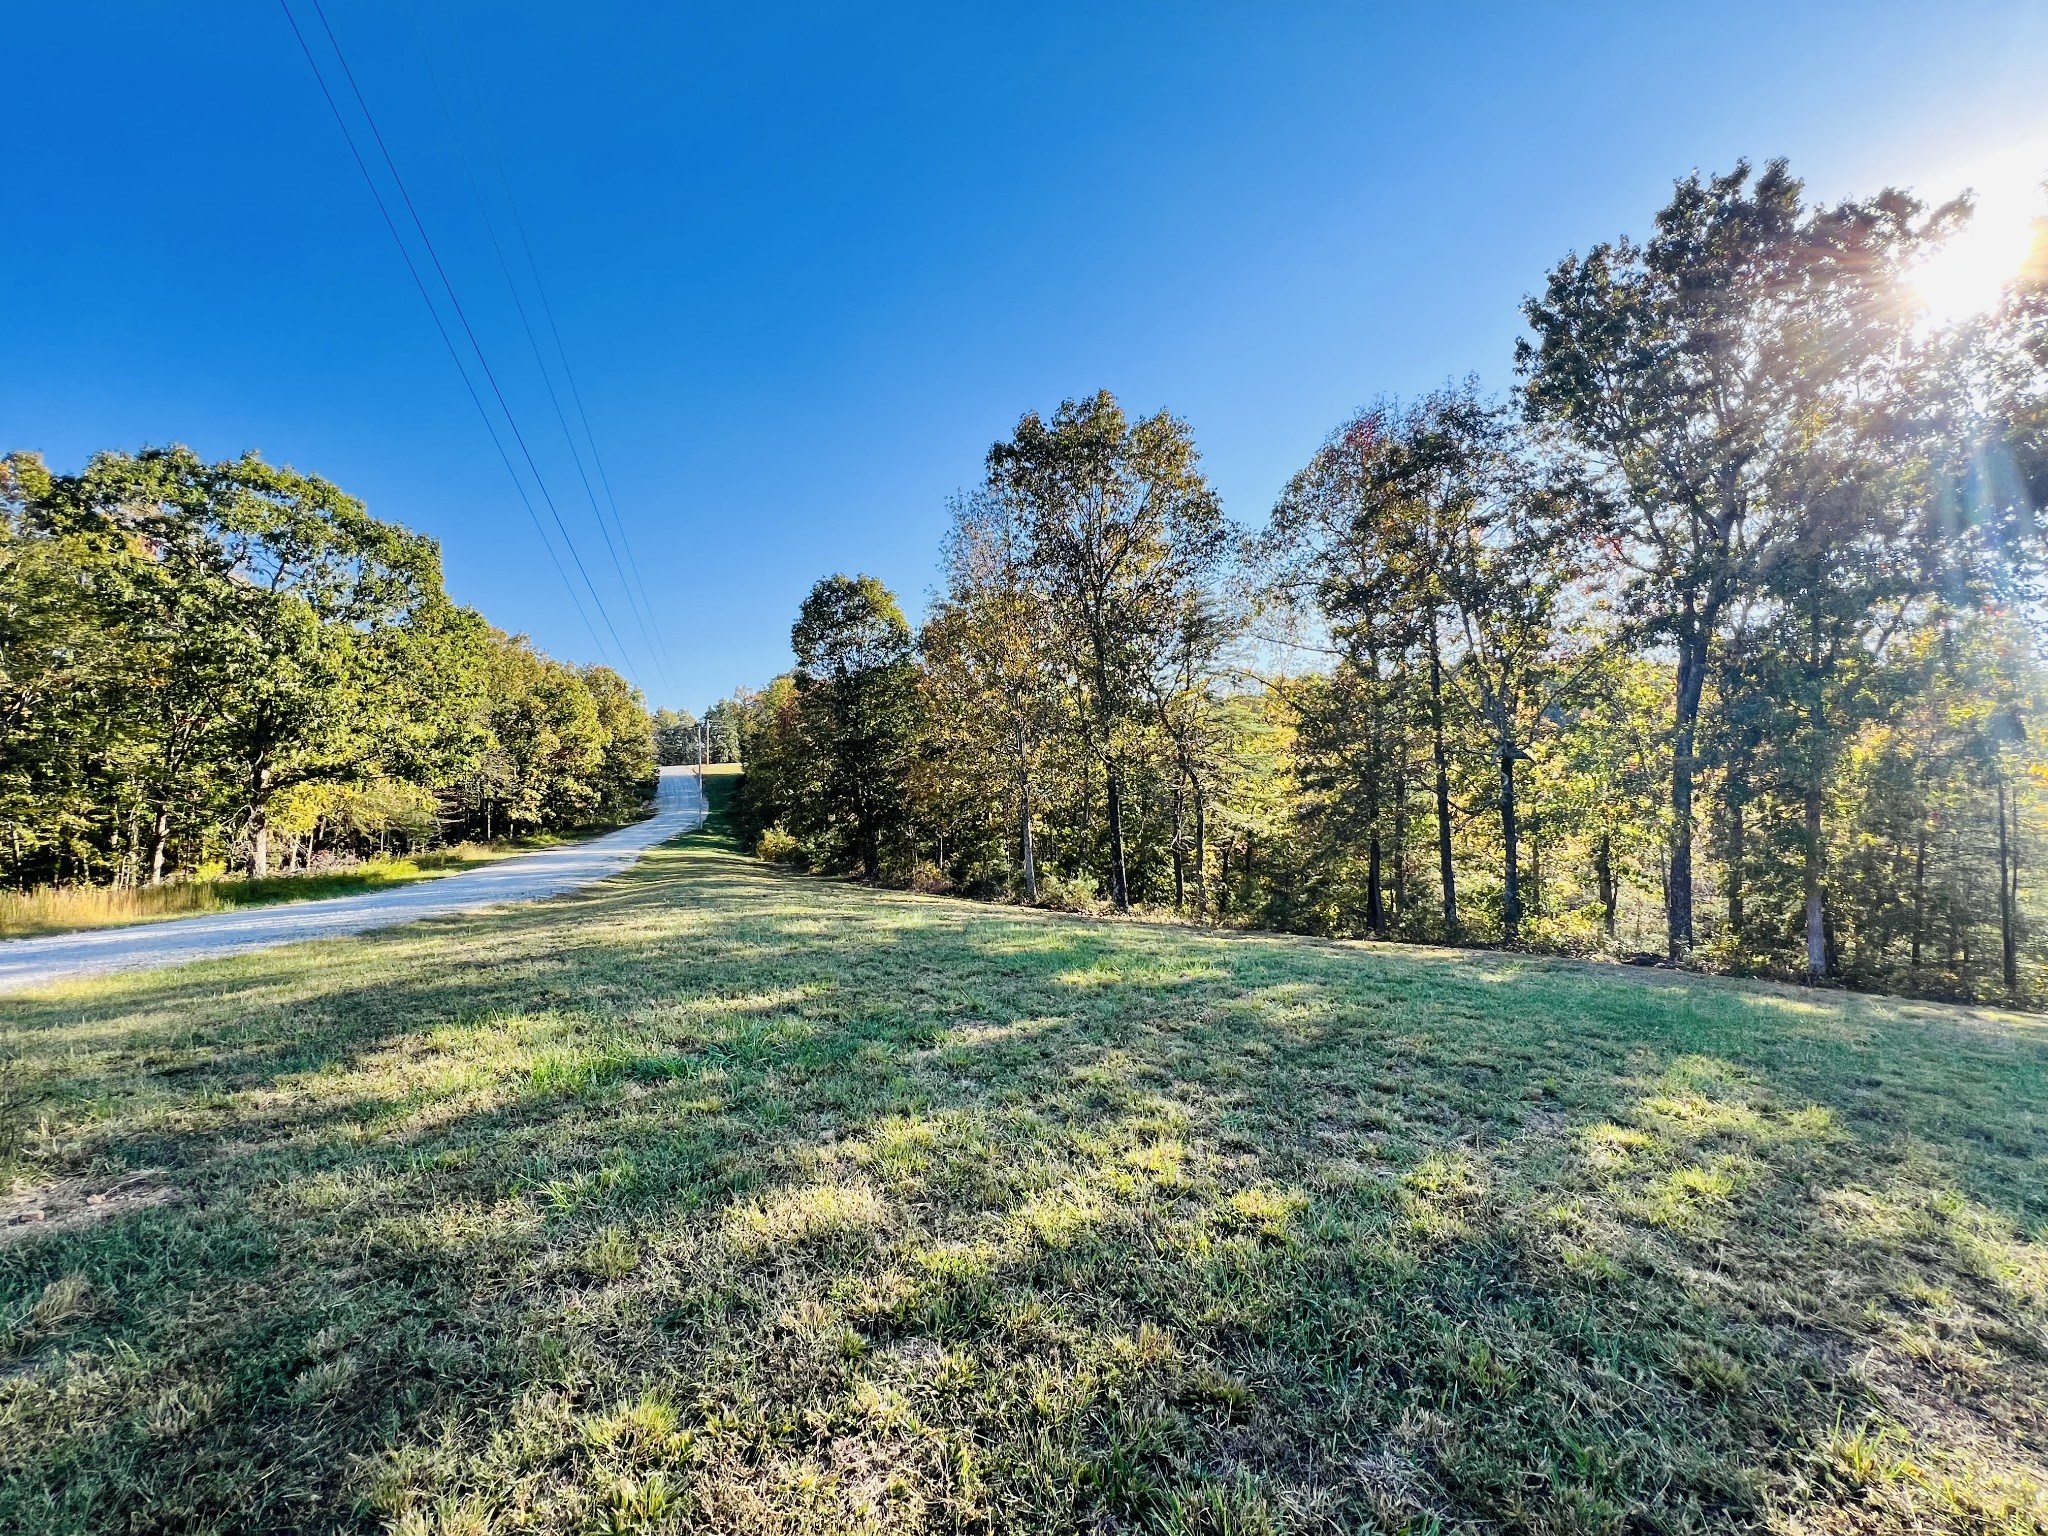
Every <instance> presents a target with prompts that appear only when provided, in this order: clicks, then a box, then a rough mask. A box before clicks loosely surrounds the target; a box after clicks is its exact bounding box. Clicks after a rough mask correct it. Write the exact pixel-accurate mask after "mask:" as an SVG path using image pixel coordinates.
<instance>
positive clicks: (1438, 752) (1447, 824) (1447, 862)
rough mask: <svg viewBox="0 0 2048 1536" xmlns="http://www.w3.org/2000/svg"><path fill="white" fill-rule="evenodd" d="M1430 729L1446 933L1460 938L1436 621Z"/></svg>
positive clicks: (1432, 622) (1432, 623)
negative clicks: (1434, 762) (1452, 864)
mask: <svg viewBox="0 0 2048 1536" xmlns="http://www.w3.org/2000/svg"><path fill="white" fill-rule="evenodd" d="M1429 728H1430V734H1431V736H1432V737H1433V738H1434V740H1433V742H1432V750H1433V752H1434V753H1435V757H1436V860H1437V869H1438V873H1439V874H1440V875H1441V877H1442V880H1443V892H1444V936H1445V937H1446V938H1448V939H1450V940H1451V941H1452V942H1453V943H1455V942H1457V939H1458V877H1457V874H1456V873H1455V872H1454V871H1453V869H1452V868H1451V757H1450V750H1449V748H1448V747H1447V746H1446V745H1445V743H1444V667H1443V657H1442V654H1441V653H1440V652H1439V650H1438V649H1437V638H1436V621H1435V618H1434V616H1432V617H1431V620H1430V627H1429Z"/></svg>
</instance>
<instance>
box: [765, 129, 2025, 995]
mask: <svg viewBox="0 0 2048 1536" xmlns="http://www.w3.org/2000/svg"><path fill="white" fill-rule="evenodd" d="M1967 215H1968V209H1967V206H1966V205H1963V204H1960V203H1958V204H1951V205H1948V206H1944V207H1941V208H1936V209H1929V208H1926V207H1924V206H1923V205H1921V204H1920V203H1918V202H1916V201H1915V200H1914V199H1912V198H1911V197H1909V196H1907V195H1905V194H1903V193H1899V192H1896V191H1886V192H1884V193H1881V194H1880V195H1878V196H1876V197H1873V198H1869V199H1865V200H1860V201H1849V202H1844V203H1840V204H1836V205H1830V206H1814V205H1810V204H1809V203H1808V202H1807V200H1806V198H1805V196H1804V193H1803V189H1802V187H1801V185H1800V183H1799V182H1798V181H1797V180H1796V179H1795V178H1794V177H1793V176H1792V175H1791V174H1790V173H1789V171H1788V170H1787V168H1786V167H1785V166H1784V164H1782V163H1779V162H1774V163H1772V164H1770V165H1768V166H1766V167H1764V168H1763V169H1762V170H1761V171H1759V172H1753V171H1752V169H1751V168H1750V167H1749V166H1747V165H1741V166H1738V167H1737V168H1736V169H1735V170H1733V171H1732V172H1730V173H1728V174H1726V175H1720V176H1713V177H1700V176H1693V177H1689V178H1687V179H1686V180H1684V181H1681V182H1679V183H1678V184H1677V185H1676V187H1675V190H1674V195H1673V197H1672V199H1671V201H1670V202H1669V203H1668V204H1667V205H1666V206H1665V207H1664V208H1662V209H1661V210H1659V211H1658V213H1657V215H1656V217H1655V221H1654V230H1653V232H1652V233H1651V234H1650V235H1649V236H1648V238H1646V239H1644V240H1642V241H1640V242H1638V241H1634V240H1626V239H1624V240H1619V241H1614V242H1610V243H1603V244H1599V245H1595V246H1593V247H1591V248H1590V249H1589V250H1588V251H1586V252H1585V253H1584V254H1583V255H1580V254H1573V255H1570V256H1568V257H1566V258H1565V259H1564V260H1562V261H1560V262H1559V263H1558V264H1557V265H1556V266H1555V267H1554V268H1553V269H1552V270H1551V271H1550V272H1549V273H1548V274H1546V276H1545V279H1544V281H1543V283H1542V285H1541V288H1540V290H1539V291H1538V292H1537V293H1536V294H1535V295H1533V296H1532V297H1531V298H1529V299H1528V300H1527V301H1526V302H1525V304H1524V306H1523V318H1524V321H1525V322H1526V331H1525V334H1524V335H1523V337H1522V338H1521V339H1520V341H1519V342H1518V343H1517V344H1516V349H1515V366H1516V381H1517V382H1516V386H1515V388H1514V389H1513V391H1512V392H1511V393H1510V394H1509V395H1508V396H1507V397H1506V398H1500V399H1491V398H1488V397H1487V396H1485V395H1484V394H1483V393H1482V392H1481V391H1480V390H1479V389H1478V387H1477V386H1476V385H1474V384H1471V383H1453V384H1450V385H1447V386H1445V387H1443V388H1441V389H1438V390H1436V391H1433V392H1430V393H1428V394H1426V395H1424V396H1422V397H1420V398H1417V399H1411V400H1405V401H1402V400H1383V401H1380V402H1378V403H1376V404H1374V405H1372V406H1370V407H1368V408H1366V409H1364V410H1362V411H1360V412H1358V413H1357V414H1356V415H1355V416H1353V417H1352V418H1351V419H1350V420H1348V421H1345V422H1343V423H1342V424H1340V426H1339V427H1338V428H1337V430H1336V431H1334V432H1333V433H1332V434H1331V435H1330V436H1329V438H1328V439H1327V440H1326V441H1325V442H1324V444H1323V446H1322V447H1321V448H1320V449H1319V450H1318V451H1317V452H1316V453H1315V454H1314V455H1313V457H1312V458H1311V459H1310V460H1309V462H1308V463H1307V464H1305V465H1304V466H1303V468H1302V469H1301V470H1300V472H1299V473H1297V474H1296V475H1295V476H1294V477H1293V478H1292V479H1291V481H1290V482H1289V483H1288V485H1287V487H1286V488H1285V491H1284V492H1283V494H1282V495H1281V496H1280V498H1279V500H1278V503H1277V505H1275V506H1274V507H1273V508H1272V509H1271V512H1270V515H1269V516H1267V517H1266V518H1265V519H1264V521H1263V525H1262V526H1260V527H1258V528H1256V529H1255V530H1252V529H1245V528H1242V527H1240V526H1239V525H1236V524H1233V523H1232V522H1231V521H1229V520H1228V519H1226V518H1225V516H1224V514H1223V510H1222V508H1221V506H1220V504H1219V502H1218V499H1217V497H1216V495H1215V493H1214V491H1213V490H1212V489H1211V487H1210V486H1209V484H1208V482H1207V480H1206V478H1205V477H1204V475H1203V472H1202V469H1201V465H1200V460H1199V456H1198V455H1197V452H1196V449H1195V444H1194V441H1193V436H1192V433H1191V431H1190V429H1189V428H1188V426H1187V424H1186V423H1185V422H1183V421H1181V420H1179V419H1177V418H1175V417H1173V416H1172V415H1170V414H1167V413H1165V412H1161V413H1159V414H1156V415H1153V416H1149V417H1141V418H1137V419H1133V418H1131V417H1129V416H1128V415H1127V414H1126V413H1125V412H1124V410H1123V409H1122V408H1121V406H1120V405H1119V404H1118V403H1117V401H1116V400H1115V399H1114V398H1113V397H1111V396H1110V395H1109V394H1107V393H1100V394H1097V395H1094V396H1092V397H1088V398H1083V399H1077V400H1070V401H1067V402H1065V403H1064V404H1062V405H1061V406H1060V407H1059V408H1058V410H1057V411H1055V412H1054V413H1053V414H1052V415H1051V416H1050V417H1042V416H1040V415H1039V414H1037V413H1030V414H1027V415H1025V416H1024V417H1023V418H1022V420H1021V421H1020V422H1019V423H1018V426H1017V429H1016V431H1015V432H1014V433H1013V434H1012V435H1011V436H1009V437H1008V438H1006V439H1004V440H1003V441H1001V442H998V443H997V444H995V445H994V446H993V447H992V448H991V449H990V450H989V452H988V455H987V457H986V460H985V462H984V464H983V471H982V475H981V477H980V480H979V483H978V484H977V485H975V486H974V487H973V489H972V490H970V491H969V492H967V493H965V494H963V495H962V496H961V497H959V498H958V499H957V501H956V504H955V505H954V508H953V514H952V519H951V526H950V529H949V532H948V535H947V538H946V541H945V545H944V549H943V552H942V579H941V585H940V587H939V589H938V590H937V591H936V592H935V593H934V595H933V600H932V602H931V605H930V609H929V614H928V617H927V618H926V619H925V621H924V622H923V624H922V625H921V626H920V627H919V628H918V629H917V630H916V631H915V632H913V631H912V629H911V627H910V625H909V623H908V621H907V620H906V618H905V616H904V614H903V612H902V610H901V607H900V606H899V604H898V603H897V601H896V599H895V598H894V596H893V595H892V594H890V593H889V592H888V591H887V590H886V589H885V588H884V587H882V585H881V584H880V583H878V582H876V581H875V580H873V579H872V578H869V577H864V576H863V577H848V576H834V577H831V578H828V579H827V580H825V581H822V582H820V583H819V584H818V586H817V587H816V588H815V589H814V590H813V592H812V593H811V594H810V596H809V598H808V599H807V600H806V601H805V603H804V604H803V608H802V611H801V613H800V614H799V616H798V619H797V622H796V625H795V628H794V630H793V631H792V636H791V638H792V645H793V649H794V652H795V658H796V665H795V667H794V668H793V669H792V670H791V671H790V672H789V673H788V674H786V675H784V676H782V677H779V678H777V679H775V680H774V681H773V682H772V683H770V684H769V685H768V686H767V687H766V688H764V689H762V690H760V691H758V692H756V693H752V694H747V695H744V696H743V698H742V700H741V703H742V710H741V716H742V718H741V722H740V725H741V730H740V735H741V746H742V752H743V756H744V759H745V764H746V777H745V788H744V793H743V803H744V807H745V813H746V814H747V815H748V816H749V817H750V818H751V822H752V827H753V831H754V835H755V836H756V837H757V838H758V841H759V846H760V849H761V851H762V852H764V853H765V854H767V855H769V856H771V857H776V858H780V859H784V860H788V861H791V862H796V863H801V864H805V865H809V866H811V867H814V868H818V869H828V870H829V869H841V870H848V871H855V872H858V873H859V874H861V875H863V876H864V877H865V878H868V879H870V880H880V881H892V882H896V883H903V884H913V885H918V886H922V887H926V888H932V889H953V890H959V891H963V892H966V893H969V894H975V895H980V896H985V897H991V898H1007V899H1015V900H1023V901H1033V902H1050V903H1054V904H1061V905H1089V904H1098V903H1099V904H1103V905H1107V906H1110V907H1113V908H1116V909H1119V910H1122V909H1128V908H1131V907H1134V906H1140V905H1145V906H1151V907H1158V908H1165V907H1171V908H1173V909H1175V910H1177V911H1180V912H1182V913H1185V914H1187V915H1189V916H1191V917H1193V918H1195V919H1197V920H1200V921H1204V922H1237V923H1248V924H1261V925H1267V926H1272V927H1277V928H1282V929H1290V930H1298V931H1305V932H1315V933H1331V934H1364V935H1372V936H1376V937H1381V938H1388V939H1397V938H1398V939H1411V940H1422V941H1431V942H1452V943H1489V944H1498V943H1505V944H1515V945H1523V946H1529V947H1535V948H1541V949H1547V950H1556V951H1564V952H1578V953H1608V954H1617V955H1628V956H1631V957H1633V958H1637V959H1640V960H1644V961H1649V960H1653V959H1659V960H1663V961H1666V962H1678V963H1686V964H1694V965H1702V966H1709V967H1714V968H1723V969H1730V970H1738V971H1744V972H1751V973H1763V974H1779V975H1785V976H1795V977H1806V978H1810V979H1823V978H1826V979H1834V980H1839V981H1843V982H1847V983H1849V984H1853V985H1859V986H1868V987H1882V988H1892V989H1900V990H1907V991H1912V992H1916V993H1921V994H1926V995H1935V996H1948V997H1975V996H1987V995H1997V996H2006V997H2012V998H2024V997H2031V996H2034V995H2036V994H2037V993H2038V991H2039V990H2040V986H2039V978H2040V977H2041V975H2042V970H2043V966H2044V963H2048V952H2044V945H2043V937H2042V928H2041V925H2040V924H2039V923H2038V921H2036V917H2035V912H2036V908H2037V906H2038V897H2037V891H2038V889H2039V887H2038V883H2037V882H2035V881H2034V880H2033V878H2032V871H2033V869H2034V868H2035V867H2036V866H2037V864H2038V863H2039V850H2040V846H2041V838H2040V826H2041V813H2042V810H2043V804H2042V801H2043V794H2044V782H2048V751H2044V747H2048V736H2044V726H2048V719H2044V713H2043V705H2044V703H2048V697H2044V673H2043V670H2042V666H2041V654H2040V652H2041V647H2040V638H2041V634H2040V627H2039V619H2040V614H2041V609H2040V591H2039V586H2038V582H2039V577H2040V574H2041V569H2042V556H2043V554H2044V537H2048V526H2044V524H2043V522H2042V520H2041V516H2040V513H2041V510H2042V509H2043V507H2044V506H2048V237H2044V239H2043V240H2042V241H2041V242H2039V243H2037V247H2036V251H2035V255H2034V258H2033V260H2032V263H2031V265H2030V266H2029V267H2028V268H2027V270H2026V271H2025V272H2024V273H2023V274H2022V275H2021V277H2020V278H2019V279H2018V280H2016V281H2015V283H2014V284H2013V285H2012V287H2011V288H2010V289H2009V291H2008V293H2007V295H2006V297H2005V299H2004V301H2003V302H2002V304H2001V305H2000V306H1999V307H1998V308H1997V310H1996V311H1995V312H1994V313H1992V314H1990V315H1987V316H1985V317H1982V318H1980V319H1977V320H1974V321H1970V322H1967V323H1964V324H1961V325H1957V326H1951V327H1947V328H1934V327H1930V326H1929V325H1928V324H1927V323H1926V322H1925V321H1924V319H1923V317H1922V316H1921V314H1920V313H1919V311H1918V310H1917V308H1916V306H1915V305H1914V303H1913V302H1912V300H1911V296H1910V295H1911V288H1910V281H1911V271H1912V267H1913V264H1914V263H1915V262H1916V261H1918V260H1920V259H1922V258H1923V257H1924V255H1925V254H1926V253H1927V252H1928V251H1929V250H1930V249H1932V248H1934V247H1935V246H1937V245H1938V244H1939V243H1940V242H1941V241H1942V240H1944V239H1946V238H1949V237H1950V235H1951V234H1952V233H1953V232H1954V231H1955V230H1956V228H1958V227H1959V226H1960V225H1961V223H1962V222H1963V221H1964V220H1965V219H1966V218H1967Z"/></svg>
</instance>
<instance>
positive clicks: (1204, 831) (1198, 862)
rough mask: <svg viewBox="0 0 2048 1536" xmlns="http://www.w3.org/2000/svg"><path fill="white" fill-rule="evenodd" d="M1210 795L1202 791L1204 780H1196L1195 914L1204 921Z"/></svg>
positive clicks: (1206, 899) (1207, 917) (1207, 916)
mask: <svg viewBox="0 0 2048 1536" xmlns="http://www.w3.org/2000/svg"><path fill="white" fill-rule="evenodd" d="M1207 801H1208V796H1207V795H1205V794H1203V793H1202V781H1201V780H1200V779H1196V780H1195V916H1196V917H1197V918H1198V919H1199V920H1200V921H1202V922H1205V923H1206V922H1208V921H1209V884H1208V880H1207V877H1206V872H1205V866H1206V865H1207V862H1208V851H1209V818H1208V814H1207V812H1208V805H1207Z"/></svg>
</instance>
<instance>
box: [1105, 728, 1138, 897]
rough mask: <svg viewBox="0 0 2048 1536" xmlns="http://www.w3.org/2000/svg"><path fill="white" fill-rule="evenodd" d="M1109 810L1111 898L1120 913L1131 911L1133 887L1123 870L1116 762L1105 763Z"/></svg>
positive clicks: (1121, 793)
mask: <svg viewBox="0 0 2048 1536" xmlns="http://www.w3.org/2000/svg"><path fill="white" fill-rule="evenodd" d="M1103 769H1104V772H1103V778H1104V785H1103V788H1104V792H1105V793H1104V798H1105V800H1106V801H1107V802H1108V806H1107V809H1108V812H1109V900H1110V905H1112V906H1113V907H1115V908H1116V909H1117V911H1119V912H1128V911H1130V910H1131V886H1130V881H1129V879H1128V878H1127V877H1126V875H1125V873H1124V786H1123V775H1122V774H1121V773H1119V772H1118V771H1117V767H1116V764H1114V763H1104V764H1103Z"/></svg>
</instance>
